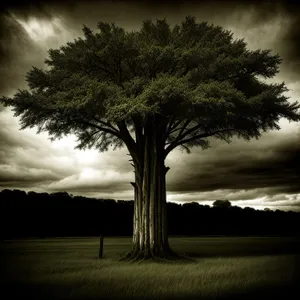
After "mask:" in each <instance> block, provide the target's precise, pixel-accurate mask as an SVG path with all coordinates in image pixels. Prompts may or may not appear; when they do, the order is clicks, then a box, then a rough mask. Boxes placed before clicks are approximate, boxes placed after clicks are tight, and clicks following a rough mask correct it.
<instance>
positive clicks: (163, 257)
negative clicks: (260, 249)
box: [119, 248, 194, 263]
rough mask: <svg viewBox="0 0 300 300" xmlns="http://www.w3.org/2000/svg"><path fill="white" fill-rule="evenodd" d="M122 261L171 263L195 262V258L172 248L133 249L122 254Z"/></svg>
mask: <svg viewBox="0 0 300 300" xmlns="http://www.w3.org/2000/svg"><path fill="white" fill-rule="evenodd" d="M119 260H120V261H128V262H146V261H149V262H159V263H170V262H194V259H192V258H190V257H188V256H185V255H180V254H177V253H176V252H174V251H173V250H172V249H171V248H167V249H163V250H160V251H155V252H154V251H151V250H150V249H149V250H148V249H147V250H144V251H142V250H140V249H133V250H132V251H130V252H128V253H126V254H125V255H123V256H121V257H120V259H119Z"/></svg>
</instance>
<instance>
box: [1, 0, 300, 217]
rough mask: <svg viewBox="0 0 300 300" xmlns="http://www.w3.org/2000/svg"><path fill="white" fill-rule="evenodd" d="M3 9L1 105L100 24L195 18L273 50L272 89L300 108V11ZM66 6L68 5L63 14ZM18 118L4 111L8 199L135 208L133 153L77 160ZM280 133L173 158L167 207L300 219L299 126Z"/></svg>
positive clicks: (133, 5)
mask: <svg viewBox="0 0 300 300" xmlns="http://www.w3.org/2000/svg"><path fill="white" fill-rule="evenodd" d="M13 3H14V1H10V6H4V5H2V6H1V9H2V10H1V15H0V78H1V79H0V95H5V96H12V95H13V94H14V93H15V92H16V91H17V89H19V88H20V89H23V88H27V85H26V81H25V74H26V72H27V71H28V70H29V69H30V68H31V67H32V66H36V67H44V59H45V58H46V57H47V50H48V49H49V48H57V47H59V46H61V45H63V44H65V43H66V42H68V41H72V40H74V39H75V38H77V37H78V36H82V31H81V28H82V25H83V24H85V25H87V26H89V27H90V28H92V29H95V28H96V25H97V22H98V21H108V22H115V23H117V24H118V25H121V26H123V27H124V28H126V29H128V30H133V29H139V28H140V26H141V24H142V21H143V20H145V19H153V20H155V19H161V18H164V17H166V18H167V20H168V22H169V23H170V24H171V25H174V24H176V23H180V22H181V21H183V19H184V17H185V16H186V15H194V16H195V17H196V18H197V21H199V22H201V21H208V22H210V23H214V24H217V25H221V26H223V27H225V28H226V29H230V30H232V32H233V33H234V36H235V37H237V38H244V39H245V41H246V42H247V43H248V48H250V49H258V48H262V49H272V50H273V51H274V53H279V54H280V56H281V57H282V58H283V60H284V61H283V63H282V65H281V69H280V72H279V74H278V75H277V76H276V78H274V79H272V80H271V81H273V82H282V81H284V82H285V83H286V85H287V87H288V88H289V92H287V95H288V96H289V97H290V101H295V100H300V6H296V5H291V4H287V2H279V1H270V2H263V3H260V2H258V1H256V2H250V1H247V2H241V1H239V2H234V1H230V2H227V1H222V2H214V1H206V2H204V1H190V2H188V1H184V4H183V3H182V4H180V2H179V1H176V2H175V3H176V4H174V2H173V4H170V2H164V1H160V4H154V2H152V4H151V3H150V2H149V3H147V2H143V1H139V2H134V1H126V2H118V1H97V2H96V1H93V2H88V1H82V2H74V1H64V2H63V1H61V2H56V1H52V2H49V3H46V2H44V3H43V2H42V4H40V5H39V6H35V5H32V4H30V3H26V4H24V5H23V6H18V5H13ZM61 3H64V4H61ZM18 121H19V120H18V119H17V118H15V117H13V113H12V112H11V109H10V108H3V107H2V106H1V107H0V190H2V189H5V188H9V189H22V190H25V191H30V190H34V191H37V192H55V191H67V192H69V193H72V194H73V195H85V196H93V197H101V198H114V199H133V190H132V187H131V185H130V184H129V182H130V181H133V172H132V171H133V168H132V167H131V166H130V163H129V161H128V160H129V156H127V155H126V154H127V153H128V152H127V151H126V149H122V150H118V151H109V152H105V153H99V152H97V151H94V150H89V151H79V150H74V147H75V145H76V138H75V137H74V136H68V137H66V138H64V139H61V140H58V141H55V142H51V141H50V140H49V136H48V135H47V134H46V133H43V134H39V135H37V133H36V129H35V128H33V129H26V130H22V131H21V130H19V128H20V126H19V123H18ZM280 126H281V130H280V131H270V132H268V133H265V134H263V135H262V137H261V139H260V140H252V141H251V142H246V141H243V140H237V139H233V141H232V143H230V144H227V143H226V142H221V141H217V140H214V139H213V138H212V139H211V148H210V149H208V150H201V149H197V148H193V149H192V153H191V154H186V153H183V152H181V151H180V150H175V151H173V152H172V153H171V154H170V155H169V157H168V158H167V162H166V165H168V166H170V168H171V169H170V171H169V172H168V177H167V189H168V200H169V201H173V202H181V203H182V202H189V201H199V203H202V204H212V202H213V201H214V200H216V199H228V200H230V201H231V202H232V203H233V205H238V206H241V207H245V206H250V207H254V208H257V209H263V208H265V207H269V208H271V209H277V208H278V209H283V210H298V211H300V124H299V123H294V122H291V123H289V122H288V121H285V120H281V121H280Z"/></svg>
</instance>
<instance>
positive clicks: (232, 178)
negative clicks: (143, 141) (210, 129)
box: [168, 134, 300, 199]
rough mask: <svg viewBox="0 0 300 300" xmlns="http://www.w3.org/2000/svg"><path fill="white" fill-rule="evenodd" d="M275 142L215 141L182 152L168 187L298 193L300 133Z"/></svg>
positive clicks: (195, 189)
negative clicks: (206, 146) (190, 151)
mask: <svg viewBox="0 0 300 300" xmlns="http://www.w3.org/2000/svg"><path fill="white" fill-rule="evenodd" d="M270 139H271V137H270ZM262 140H263V138H262ZM275 141H276V142H273V143H271V142H269V143H265V144H264V143H263V142H262V141H252V142H250V143H247V142H242V141H238V140H235V141H233V143H232V144H229V145H228V144H223V145H222V144H218V143H217V144H215V145H213V147H212V148H210V149H208V150H204V151H201V150H195V153H192V154H190V155H182V160H183V161H182V162H181V163H179V164H175V166H174V169H171V170H170V171H169V172H170V173H171V174H170V176H171V180H170V181H169V183H168V190H169V191H171V192H184V193H187V192H196V191H198V192H200V191H202V192H207V191H213V190H216V189H231V190H253V189H263V188H265V189H268V194H269V195H273V194H274V193H286V194H294V193H300V185H299V175H300V136H299V134H298V135H297V134H295V135H293V136H291V137H289V139H288V140H282V139H280V138H277V139H276V140H275ZM257 147H258V149H257ZM209 151H210V152H209ZM183 168H184V170H182V169H183ZM175 174H181V176H180V177H178V176H175ZM264 193H266V191H264ZM256 196H257V195H256ZM247 197H249V195H248V196H247ZM248 199H249V198H248Z"/></svg>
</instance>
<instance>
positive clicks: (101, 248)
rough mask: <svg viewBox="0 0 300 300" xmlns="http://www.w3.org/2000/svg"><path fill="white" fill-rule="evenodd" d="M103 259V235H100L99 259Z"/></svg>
mask: <svg viewBox="0 0 300 300" xmlns="http://www.w3.org/2000/svg"><path fill="white" fill-rule="evenodd" d="M102 257H103V233H101V234H100V248H99V258H100V259H101V258H102Z"/></svg>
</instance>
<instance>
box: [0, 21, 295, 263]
mask: <svg viewBox="0 0 300 300" xmlns="http://www.w3.org/2000/svg"><path fill="white" fill-rule="evenodd" d="M97 28H98V29H99V31H97V32H96V33H94V32H93V31H92V30H91V29H89V28H88V27H86V26H83V33H84V37H83V38H78V39H76V40H74V41H73V42H69V43H67V44H66V45H65V46H62V47H60V48H59V49H55V50H54V49H50V50H49V57H48V59H46V60H45V63H46V64H47V66H48V68H47V69H45V70H43V69H38V68H35V67H33V68H32V69H31V70H30V71H28V73H27V76H26V79H27V82H28V85H29V90H19V91H18V92H17V93H16V94H15V95H14V96H13V97H12V98H7V97H2V98H1V101H2V102H3V103H4V105H9V106H12V107H13V110H14V112H15V116H20V120H21V126H22V127H21V128H22V129H24V128H27V127H34V126H37V128H38V133H39V132H41V131H47V132H48V133H49V134H50V136H51V137H52V138H60V137H62V136H64V135H68V134H75V135H76V136H77V138H78V145H77V148H79V149H85V148H92V147H95V148H97V149H99V151H106V150H108V149H109V147H110V146H113V147H114V148H118V147H121V146H123V145H125V146H126V147H127V148H128V151H129V153H130V155H131V157H132V165H133V167H134V172H135V182H132V185H133V187H134V203H135V204H134V232H133V247H132V251H131V253H130V255H129V257H131V258H149V257H156V256H158V257H168V256H169V255H171V253H172V251H171V249H170V247H169V243H168V236H167V218H166V213H167V212H166V173H167V171H168V169H169V168H168V167H166V166H165V159H166V157H167V155H168V154H169V153H170V152H171V151H172V150H173V149H175V148H176V147H182V148H183V149H185V150H186V151H188V152H189V151H190V148H191V147H193V146H200V147H202V148H207V147H209V142H208V140H207V138H208V137H211V136H214V137H216V138H219V139H221V140H225V141H229V140H230V138H231V137H233V136H238V137H239V138H243V139H246V140H250V139H251V138H259V137H260V135H261V133H262V132H264V131H268V130H271V129H280V128H279V126H278V121H279V119H280V118H282V117H283V118H287V119H288V120H291V121H298V120H300V115H299V114H298V113H297V110H298V108H299V105H298V103H297V102H295V103H289V102H288V101H287V97H286V96H284V95H283V92H285V91H287V88H286V86H285V84H284V83H281V84H274V83H273V84H268V83H266V82H265V81H264V79H265V78H271V77H273V76H275V75H276V73H277V72H278V70H279V65H280V63H281V59H280V57H279V55H273V54H272V53H271V51H270V50H257V51H250V50H248V49H247V47H246V46H247V45H246V43H245V42H244V40H242V39H233V34H232V33H231V32H230V31H228V30H224V29H223V28H222V27H220V26H214V25H209V24H208V23H206V22H202V23H196V20H195V18H194V17H190V16H188V17H186V18H185V20H184V21H183V22H182V23H181V24H180V25H176V26H174V27H173V28H171V27H170V26H169V24H168V23H167V22H166V20H157V21H156V23H153V22H152V21H145V22H143V25H142V28H141V29H140V30H139V31H132V32H126V31H125V30H124V29H123V28H120V27H118V26H116V25H115V24H114V23H111V24H108V23H104V22H99V23H98V26H97ZM199 184H200V183H199Z"/></svg>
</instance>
